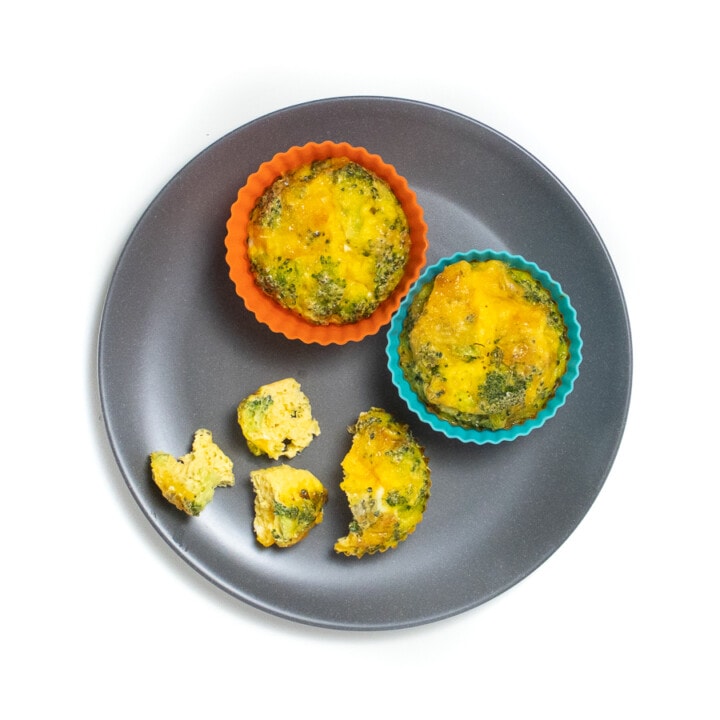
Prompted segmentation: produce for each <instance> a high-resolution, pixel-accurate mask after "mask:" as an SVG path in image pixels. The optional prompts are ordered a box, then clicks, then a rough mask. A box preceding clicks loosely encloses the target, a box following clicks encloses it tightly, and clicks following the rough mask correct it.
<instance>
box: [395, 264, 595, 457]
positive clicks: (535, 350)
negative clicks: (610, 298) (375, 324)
mask: <svg viewBox="0 0 720 720" xmlns="http://www.w3.org/2000/svg"><path fill="white" fill-rule="evenodd" d="M581 348H582V339H581V337H580V325H579V323H578V321H577V314H576V312H575V310H574V308H573V307H572V305H571V304H570V300H569V298H568V297H567V295H566V294H565V293H564V292H563V291H562V288H561V287H560V285H559V284H558V283H557V282H555V281H554V280H553V279H552V278H551V277H550V275H548V273H546V272H544V271H543V270H541V269H540V268H539V267H538V266H537V265H536V264H535V263H532V262H528V261H527V260H525V259H524V258H522V257H520V256H517V255H510V254H508V253H504V252H495V251H492V250H484V251H470V252H468V253H457V254H455V255H453V256H451V257H448V258H444V259H442V260H440V261H439V262H438V263H436V264H435V265H433V266H432V267H429V268H428V269H427V270H426V271H425V272H424V273H423V274H422V276H421V277H420V279H419V280H418V282H417V283H416V284H415V285H414V286H413V288H412V289H411V291H410V292H409V293H408V295H407V297H406V298H405V299H404V300H403V302H402V304H401V306H400V309H399V310H398V312H397V313H396V315H395V316H394V317H393V320H392V322H391V325H390V329H389V332H388V342H387V349H386V350H387V357H388V368H389V370H390V373H391V377H392V381H393V383H394V384H395V386H396V387H397V389H398V392H399V394H400V396H401V398H402V399H403V400H404V401H405V402H406V403H407V405H408V407H409V408H410V409H411V410H412V411H413V412H414V413H415V414H416V415H418V417H419V418H420V419H421V420H423V421H424V422H426V423H427V424H429V425H430V426H431V427H432V428H433V429H435V430H437V431H439V432H442V433H443V434H445V435H446V436H447V437H450V438H455V439H459V440H461V441H463V442H472V443H477V444H484V443H494V444H495V443H499V442H502V441H506V440H513V439H515V438H517V437H519V436H522V435H527V434H528V433H529V432H531V431H532V430H534V429H536V428H538V427H540V426H541V425H543V424H544V423H545V422H546V421H547V420H549V419H550V418H551V417H553V416H554V415H555V414H556V412H557V410H558V408H560V407H561V406H562V405H563V404H564V403H565V401H566V399H567V396H568V395H569V394H570V392H571V391H572V389H573V386H574V383H575V380H576V378H577V377H578V374H579V366H580V363H581V360H582V351H581Z"/></svg>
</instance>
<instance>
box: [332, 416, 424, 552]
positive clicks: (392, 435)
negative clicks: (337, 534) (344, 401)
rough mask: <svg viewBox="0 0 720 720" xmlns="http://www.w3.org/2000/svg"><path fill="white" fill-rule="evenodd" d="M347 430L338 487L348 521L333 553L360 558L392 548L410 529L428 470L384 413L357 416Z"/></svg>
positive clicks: (403, 428)
mask: <svg viewBox="0 0 720 720" xmlns="http://www.w3.org/2000/svg"><path fill="white" fill-rule="evenodd" d="M349 430H350V432H351V433H352V435H353V440H352V446H351V447H350V450H349V452H348V453H347V455H346V456H345V457H344V458H343V461H342V469H343V481H342V483H341V484H340V488H341V489H342V490H343V491H344V492H345V494H346V495H347V499H348V503H349V505H350V511H351V512H352V516H353V519H352V522H351V523H350V527H349V531H348V534H347V536H346V537H343V538H340V539H339V540H338V541H337V542H336V543H335V551H336V552H338V553H343V554H345V555H353V556H355V557H362V556H363V555H365V554H366V553H367V554H372V553H376V552H385V551H386V550H388V549H390V548H394V547H396V546H397V544H398V543H399V542H402V541H403V540H405V539H406V538H407V537H408V535H410V534H411V533H413V532H414V531H415V528H416V527H417V525H418V523H419V522H420V521H421V520H422V518H423V513H424V512H425V507H426V505H427V501H428V498H429V496H430V484H431V483H430V468H429V466H428V462H427V458H426V457H425V454H424V451H423V448H422V447H421V446H420V445H418V443H417V442H416V441H415V439H414V438H413V436H412V434H411V433H410V430H409V428H408V427H407V425H403V424H401V423H399V422H397V421H396V420H394V419H393V417H392V416H391V415H390V414H389V413H387V412H386V411H385V410H381V409H379V408H372V409H371V410H369V411H367V412H364V413H361V414H360V417H359V418H358V420H357V422H356V423H355V425H354V426H353V427H351V428H349Z"/></svg>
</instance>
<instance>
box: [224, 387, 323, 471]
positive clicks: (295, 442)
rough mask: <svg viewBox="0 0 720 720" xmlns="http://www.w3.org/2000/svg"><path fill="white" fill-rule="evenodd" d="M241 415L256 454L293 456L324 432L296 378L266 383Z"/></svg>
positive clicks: (243, 405)
mask: <svg viewBox="0 0 720 720" xmlns="http://www.w3.org/2000/svg"><path fill="white" fill-rule="evenodd" d="M237 419H238V423H239V425H240V429H241V430H242V433H243V435H244V436H245V440H246V441H247V445H248V448H249V450H250V452H251V453H252V454H253V455H257V456H260V455H267V456H268V457H269V458H271V459H272V460H277V459H279V458H280V457H286V458H293V457H295V456H296V455H297V454H298V453H299V452H301V451H302V450H304V449H305V448H306V447H307V446H308V445H309V444H310V443H311V442H312V440H313V438H314V437H316V436H317V435H319V434H320V425H319V424H318V422H317V420H315V419H314V418H313V415H312V408H311V406H310V401H309V400H308V397H307V395H305V393H304V392H303V391H302V390H301V388H300V383H299V382H298V381H297V380H295V379H294V378H285V379H283V380H277V381H276V382H273V383H269V384H267V385H262V386H261V387H260V388H258V389H257V390H256V391H255V392H254V393H252V394H251V395H248V397H246V398H245V399H244V400H243V401H242V402H241V403H240V404H239V405H238V408H237Z"/></svg>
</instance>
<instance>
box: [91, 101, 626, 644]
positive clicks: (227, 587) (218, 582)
mask: <svg viewBox="0 0 720 720" xmlns="http://www.w3.org/2000/svg"><path fill="white" fill-rule="evenodd" d="M357 102H361V103H368V102H369V103H378V102H380V103H391V104H392V103H396V104H398V105H403V106H412V107H414V108H416V109H417V110H419V111H421V112H422V111H424V110H429V111H433V112H438V113H440V114H441V115H449V116H452V117H454V118H456V119H457V120H459V121H461V122H463V123H468V124H470V125H471V126H474V127H476V128H479V129H481V130H483V131H485V132H489V133H491V134H492V135H493V136H495V137H496V138H497V139H498V140H500V141H502V142H503V143H506V144H508V145H510V146H511V147H512V148H514V149H515V150H516V151H518V152H520V153H521V154H522V155H524V156H525V157H526V158H527V159H528V160H529V161H530V162H532V163H533V164H535V165H536V166H537V168H538V169H540V170H541V171H542V172H543V173H544V174H545V175H547V176H548V177H549V178H550V179H552V180H553V181H554V183H555V184H556V185H557V187H558V189H559V190H561V191H562V192H563V193H564V194H565V196H566V197H567V198H568V199H569V200H571V201H572V203H573V205H574V207H575V209H576V210H577V211H578V212H579V213H580V215H581V216H582V218H583V221H584V223H585V224H586V225H587V227H588V229H590V230H591V231H592V234H593V235H594V238H595V241H596V242H597V244H598V246H599V248H600V249H601V250H602V252H603V255H604V257H605V260H606V262H607V265H608V270H609V272H610V274H611V275H612V279H613V286H614V289H615V291H616V292H617V293H618V300H619V302H620V306H621V308H622V310H623V316H622V320H623V325H624V329H625V332H626V340H627V348H626V350H627V384H626V388H625V395H624V403H623V407H622V413H621V418H620V423H619V426H618V428H617V433H616V435H617V440H616V442H615V443H614V445H613V447H612V451H611V452H610V453H609V455H608V456H607V458H606V462H605V465H604V469H603V471H602V473H601V477H600V478H599V482H598V485H597V492H596V493H595V494H594V495H593V496H592V497H591V498H590V500H589V502H588V503H587V507H586V508H585V510H584V512H582V513H581V514H580V515H579V516H578V517H577V519H576V522H575V523H574V525H573V526H572V527H571V528H570V530H569V532H568V533H567V534H566V535H565V537H563V538H562V539H561V540H560V541H559V542H558V543H557V544H556V545H555V546H554V547H553V548H552V549H551V550H550V551H549V552H548V553H546V554H545V555H544V556H543V557H542V558H541V559H540V560H539V562H537V563H536V564H535V565H534V566H533V567H531V568H530V569H529V570H527V572H525V573H524V574H523V575H521V576H520V577H517V578H515V579H512V580H510V581H508V582H507V583H506V584H505V585H504V586H502V587H498V588H497V589H496V590H495V591H494V592H493V593H491V594H488V595H485V596H483V597H482V598H480V599H478V600H477V601H476V602H469V603H465V604H463V605H458V606H456V607H455V608H454V609H453V610H450V611H443V612H441V613H438V614H437V615H435V616H428V615H425V616H423V617H420V618H412V619H409V620H407V621H394V622H389V623H385V622H382V621H378V622H375V623H368V622H361V623H356V624H353V623H350V622H338V621H333V620H323V619H322V618H320V617H315V616H313V617H311V616H309V615H307V614H305V615H303V614H300V613H290V612H288V611H287V610H283V609H280V608H279V607H277V606H276V605H274V604H272V603H271V602H263V601H260V600H258V599H257V598H255V597H254V596H253V595H252V594H250V593H242V592H241V591H240V589H239V588H236V587H234V586H232V585H231V584H230V583H228V582H227V581H226V580H224V579H223V578H221V577H218V575H217V573H214V572H211V571H210V570H209V569H208V568H207V567H205V566H204V565H203V564H202V563H199V562H198V561H197V560H194V559H193V558H191V557H188V555H187V554H186V553H183V552H182V550H181V548H179V547H178V545H177V543H175V542H173V541H172V538H170V537H169V534H168V533H167V532H166V530H165V528H164V527H163V526H162V524H161V523H160V522H159V521H158V520H157V519H156V518H154V517H153V516H152V513H151V512H150V510H149V508H147V507H146V506H145V503H144V502H143V501H142V498H141V497H140V496H139V494H138V493H137V491H136V488H135V487H134V485H133V482H132V481H131V477H130V475H131V472H130V469H129V468H128V467H126V465H125V463H124V462H123V459H122V457H121V452H120V448H119V447H118V445H117V438H116V437H115V435H114V433H113V430H112V427H111V420H110V412H109V400H108V398H107V394H106V391H105V390H104V386H105V378H104V375H105V372H106V369H105V368H104V362H103V348H104V346H105V344H106V342H107V337H106V333H107V326H106V320H107V314H108V306H109V303H110V300H111V297H112V293H113V291H114V289H115V285H116V282H118V278H119V275H120V274H121V266H122V265H123V260H124V258H125V256H126V253H127V252H128V250H129V248H130V246H131V245H132V243H133V239H134V238H135V236H136V233H137V232H138V230H139V228H140V227H141V226H142V224H143V221H144V219H145V217H146V216H147V215H148V213H150V212H151V210H152V208H153V206H154V205H155V204H156V203H157V202H158V201H159V200H160V199H161V198H163V197H164V196H165V195H166V193H168V192H169V191H170V189H171V188H172V186H173V184H174V183H175V182H176V181H177V180H178V179H179V178H181V177H182V176H183V175H184V173H185V172H186V171H187V170H188V168H189V167H190V166H192V165H193V164H194V163H195V162H196V161H197V160H198V159H199V158H201V157H202V156H204V155H206V154H207V153H209V152H211V151H212V150H213V149H214V148H216V146H218V145H220V144H222V143H224V142H227V141H229V140H230V138H232V137H233V136H235V135H240V134H242V133H243V131H246V130H247V129H248V128H251V127H256V126H258V125H260V124H263V123H266V122H269V121H271V120H272V119H273V118H276V117H279V116H281V115H285V114H293V113H295V112H298V111H301V110H304V109H311V108H313V107H317V106H320V105H327V104H334V103H350V104H352V103H357ZM96 360H97V373H96V380H97V383H98V386H97V387H98V390H99V398H100V409H101V413H102V418H103V424H104V427H105V432H106V437H107V439H108V441H109V444H110V447H111V450H112V453H113V456H114V458H115V461H116V463H117V465H118V467H119V469H120V471H121V474H122V476H123V479H124V482H125V485H126V486H127V487H128V489H129V490H130V493H131V495H132V497H133V499H134V500H135V502H136V503H137V504H138V506H139V507H140V509H141V511H142V512H143V514H144V515H145V517H146V518H147V519H148V521H149V522H150V524H151V526H152V527H153V528H154V530H155V531H156V532H158V534H159V535H160V536H161V537H162V538H163V540H164V541H165V542H166V543H167V544H168V545H169V546H170V547H171V549H172V550H173V551H175V553H176V554H177V555H179V556H180V557H181V558H182V559H183V561H185V562H186V563H187V564H189V565H190V567H191V568H192V569H193V570H194V571H195V572H197V573H198V574H199V575H201V576H203V577H205V578H206V579H207V580H208V581H210V582H211V583H212V584H214V585H215V586H217V587H219V588H220V589H221V590H223V591H224V592H226V593H228V594H229V595H230V596H232V597H234V598H236V599H238V600H240V601H242V602H244V603H246V604H248V605H250V606H252V607H255V608H257V609H259V610H261V611H263V612H265V613H268V614H269V615H272V616H275V617H280V618H283V619H285V620H288V621H292V622H298V623H301V624H304V625H310V626H315V627H324V628H329V629H337V630H395V629H402V628H407V627H414V626H418V625H424V624H428V623H435V622H438V621H441V620H444V619H447V618H450V617H453V616H456V615H458V614H461V613H464V612H466V611H468V610H470V609H472V608H475V607H478V606H479V605H482V604H484V603H485V602H487V601H489V600H491V599H493V598H495V597H497V596H499V595H501V594H502V593H504V592H506V591H507V590H508V589H509V588H511V587H513V586H514V585H516V584H517V583H518V582H520V581H522V580H523V579H524V578H526V577H528V576H529V575H530V574H532V573H533V572H535V570H537V569H538V567H540V566H541V565H542V564H543V563H544V562H545V561H546V560H547V559H548V558H549V557H550V556H551V555H552V554H554V552H556V550H557V549H559V548H560V547H561V546H562V545H563V544H564V543H565V542H566V541H567V539H568V537H569V536H570V535H571V534H572V533H573V532H574V531H575V529H577V527H578V525H579V524H580V523H581V522H582V520H583V519H584V517H585V515H586V514H587V512H588V511H589V509H590V508H591V507H592V505H593V503H594V502H595V500H596V499H597V496H598V495H599V493H600V491H601V490H602V487H603V486H604V484H605V482H606V480H607V478H608V476H609V474H610V472H611V470H612V467H613V464H614V462H615V459H616V457H617V454H618V452H619V449H620V446H621V444H622V440H623V437H624V433H625V428H626V425H627V419H628V415H629V412H630V405H631V399H632V385H633V343H632V330H631V324H630V316H629V311H628V306H627V303H626V299H625V295H624V292H623V288H622V284H621V282H620V278H619V275H618V272H617V269H616V267H615V264H614V262H613V259H612V257H611V255H610V253H609V251H608V248H607V246H606V245H605V243H604V241H603V239H602V237H601V235H600V233H599V232H598V230H597V228H596V227H595V225H594V223H593V221H592V220H591V218H590V217H589V216H588V214H587V212H586V211H585V210H584V208H583V207H582V205H581V204H580V203H579V202H578V200H577V199H576V198H575V196H574V195H573V194H572V192H571V191H570V190H569V189H568V188H567V187H566V186H565V184H564V183H563V182H562V181H561V180H560V179H559V178H558V177H557V176H556V175H555V174H554V173H553V172H552V171H551V170H550V169H549V168H548V167H547V166H546V165H545V164H544V163H542V162H541V161H540V160H539V159H538V158H536V157H535V156H534V155H533V154H532V153H530V152H529V151H528V150H527V149H526V148H524V147H523V146H522V145H520V144H519V143H517V142H516V141H514V140H513V139H512V138H510V137H508V136H506V135H504V134H503V133H502V132H499V131H498V130H496V129H495V128H493V127H491V126H490V125H488V124H486V123H484V122H482V121H480V120H477V119H475V118H473V117H470V116H469V115H466V114H463V113H462V112H458V111H456V110H453V109H450V108H446V107H443V106H441V105H437V104H433V103H428V102H424V101H421V100H416V99H408V98H401V97H393V96H384V95H341V96H335V97H327V98H316V99H312V100H308V101H305V102H300V103H296V104H293V105H289V106H286V107H282V108H278V109H275V110H272V111H270V112H267V113H264V114H263V115H260V116H258V117H256V118H254V119H251V120H249V121H248V122H245V123H243V124H241V125H239V126H238V127H236V128H235V129H233V130H231V131H229V132H227V133H225V134H224V135H222V136H221V137H219V138H218V139H216V140H214V141H213V142H211V143H210V144H208V145H207V146H206V147H204V148H203V149H202V150H200V151H199V152H198V153H196V154H195V155H194V156H193V157H191V158H190V159H189V160H188V161H187V162H186V163H184V164H183V165H182V166H181V167H180V168H179V169H178V170H177V171H176V172H175V173H173V174H172V175H171V176H170V178H169V179H168V181H167V182H166V183H165V184H164V185H163V186H162V187H161V188H160V190H159V191H158V192H157V193H156V194H155V195H154V197H153V198H151V199H150V201H149V203H148V205H147V206H146V207H145V209H144V210H143V211H142V212H141V213H140V215H139V217H138V219H137V222H136V223H135V225H134V226H133V228H132V230H131V232H130V233H129V235H128V236H127V238H126V239H125V241H124V243H123V245H122V249H121V251H120V253H119V254H118V256H117V258H116V261H115V263H114V265H113V268H112V271H111V273H110V279H109V282H108V283H107V285H106V289H105V293H104V298H103V300H102V310H101V313H100V318H99V322H98V334H97V344H96Z"/></svg>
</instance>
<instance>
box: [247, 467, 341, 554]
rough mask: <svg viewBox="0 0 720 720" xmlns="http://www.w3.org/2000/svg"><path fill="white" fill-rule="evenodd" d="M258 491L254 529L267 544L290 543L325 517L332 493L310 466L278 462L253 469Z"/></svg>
mask: <svg viewBox="0 0 720 720" xmlns="http://www.w3.org/2000/svg"><path fill="white" fill-rule="evenodd" d="M250 481H251V482H252V486H253V489H254V491H255V519H254V521H253V529H254V530H255V536H256V538H257V541H258V542H259V543H260V544H261V545H263V546H264V547H270V546H271V545H277V546H278V547H282V548H284V547H290V546H291V545H295V544H296V543H298V542H300V540H302V539H303V538H304V537H305V536H306V535H307V534H308V533H309V532H310V530H312V528H314V527H315V526H316V525H319V524H320V523H321V522H322V521H323V507H324V505H325V503H326V502H327V499H328V493H327V490H326V489H325V487H324V486H323V484H322V483H321V482H320V480H318V479H317V478H316V477H315V476H314V475H313V474H312V473H311V472H310V471H309V470H303V469H300V468H294V467H291V466H290V465H276V466H274V467H270V468H264V469H261V470H253V471H251V473H250Z"/></svg>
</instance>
